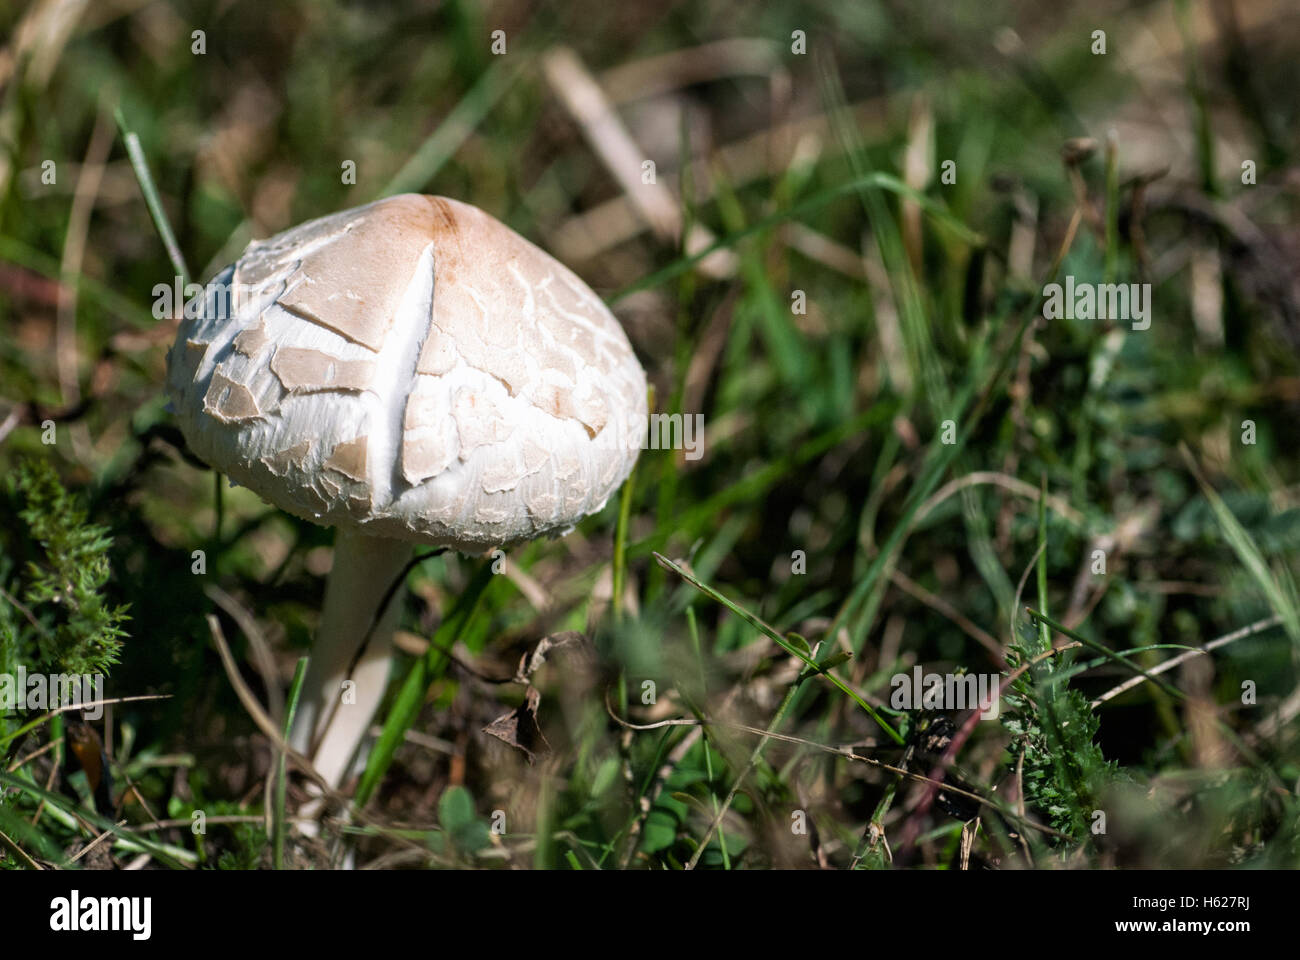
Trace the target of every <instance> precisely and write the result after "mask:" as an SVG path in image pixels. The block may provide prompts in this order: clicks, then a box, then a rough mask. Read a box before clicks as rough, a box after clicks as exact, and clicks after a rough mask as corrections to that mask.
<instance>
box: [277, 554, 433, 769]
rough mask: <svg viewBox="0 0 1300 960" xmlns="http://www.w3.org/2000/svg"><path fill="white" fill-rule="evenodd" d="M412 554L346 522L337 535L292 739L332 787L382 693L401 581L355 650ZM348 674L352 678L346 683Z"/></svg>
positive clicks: (349, 758)
mask: <svg viewBox="0 0 1300 960" xmlns="http://www.w3.org/2000/svg"><path fill="white" fill-rule="evenodd" d="M410 553H411V546H410V544H409V543H405V542H403V541H400V540H389V539H387V538H384V537H371V536H367V535H365V534H363V533H357V532H354V531H351V530H346V529H340V530H339V531H338V533H337V534H336V535H335V540H334V566H333V567H332V568H331V570H330V574H329V580H328V582H327V583H326V585H325V606H324V609H323V610H322V611H321V620H320V627H319V628H318V629H317V631H316V639H315V641H314V642H313V644H312V651H311V663H310V665H309V666H308V668H307V676H306V677H305V678H304V680H303V692H302V701H301V703H300V704H299V706H298V713H297V716H296V717H295V718H294V727H293V731H292V734H291V736H290V738H289V740H290V745H291V746H292V747H293V748H294V749H295V750H298V751H299V752H301V753H304V754H306V755H307V756H309V757H311V758H312V761H313V763H315V765H316V771H317V772H318V773H319V774H320V775H321V776H322V777H324V778H325V780H326V781H327V782H328V783H329V785H330V786H331V787H336V788H337V787H338V786H339V785H340V784H341V783H342V782H343V780H344V778H345V776H346V775H347V770H348V766H349V764H350V762H351V760H352V757H353V755H354V754H355V753H356V751H357V747H359V746H360V745H361V741H362V740H364V739H365V734H366V730H367V729H368V728H369V726H370V721H371V719H372V718H373V717H374V715H375V710H376V709H378V707H379V701H380V700H381V699H382V698H383V695H384V687H385V684H386V681H387V678H388V667H389V664H390V662H391V654H392V640H393V630H394V628H395V626H396V623H397V613H398V611H399V610H400V609H401V605H402V588H401V587H399V588H398V589H397V590H396V591H395V592H394V593H393V597H392V599H391V600H390V601H389V603H388V606H387V608H386V609H385V610H384V611H383V615H382V616H381V617H380V619H379V622H378V623H376V624H375V629H374V632H373V633H371V635H370V639H369V641H368V642H367V643H366V648H365V650H364V651H363V652H362V653H361V656H360V658H359V659H358V658H357V653H358V651H359V649H360V647H361V644H362V642H363V641H364V640H365V638H366V633H367V632H368V631H369V630H370V625H371V622H372V621H373V620H374V618H375V613H376V611H377V610H378V609H379V605H380V603H382V602H383V600H384V595H385V594H386V593H387V592H388V588H389V587H390V586H391V585H392V583H393V581H394V580H395V579H396V578H397V577H398V576H400V575H401V572H402V569H403V567H405V565H406V562H407V560H408V559H409V557H410ZM354 659H355V660H356V665H355V667H354V666H353V660H354ZM348 680H351V681H352V682H353V684H354V685H353V686H352V687H351V688H350V690H345V687H344V683H345V682H346V681H348Z"/></svg>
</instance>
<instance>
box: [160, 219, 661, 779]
mask: <svg viewBox="0 0 1300 960" xmlns="http://www.w3.org/2000/svg"><path fill="white" fill-rule="evenodd" d="M186 313H187V315H186V316H185V318H184V319H183V320H182V322H181V324H180V330H179V333H178V335H177V338H176V343H175V345H174V346H173V348H172V350H171V352H170V354H169V355H168V365H167V366H168V370H167V387H168V391H169V394H170V397H171V400H172V405H173V407H174V408H175V410H176V412H177V417H178V419H179V421H180V427H181V430H182V432H183V433H184V435H185V439H186V442H187V443H188V445H189V447H190V449H191V450H192V451H193V452H194V453H195V454H197V455H198V456H199V457H200V458H202V459H203V460H204V461H205V462H206V463H208V464H210V465H211V466H213V467H214V468H216V469H217V470H220V471H222V472H224V473H226V474H227V475H228V476H229V477H230V478H231V480H232V481H235V482H238V483H240V484H243V485H244V486H247V487H249V488H250V489H252V490H253V491H255V492H256V493H257V494H259V495H260V496H261V497H263V498H264V499H265V500H268V501H270V502H271V503H272V504H274V505H275V506H277V507H279V508H280V509H282V510H285V511H287V512H288V513H291V514H293V515H295V516H298V517H302V518H304V519H307V520H311V521H313V522H315V523H319V524H324V525H328V526H334V527H336V528H337V533H336V537H335V546H334V565H333V568H332V569H331V571H330V574H329V580H328V583H327V586H326V589H325V602H324V608H323V610H322V613H321V620H320V625H319V628H318V629H317V632H316V637H315V639H314V642H313V646H312V657H311V664H310V667H309V669H308V672H307V677H306V679H305V681H304V687H303V695H302V701H301V703H300V706H299V709H298V713H297V716H296V719H295V725H294V729H293V731H292V735H291V737H290V743H291V745H292V746H293V747H294V748H295V749H297V750H299V751H300V752H302V753H304V754H306V755H307V756H309V757H311V758H312V761H313V763H314V764H315V765H316V769H317V771H318V772H319V773H320V774H321V776H322V777H324V779H325V780H326V781H327V782H329V784H330V785H331V786H332V787H337V786H339V785H340V784H341V783H342V781H343V779H344V776H345V774H346V772H347V770H348V767H349V763H350V761H351V759H352V757H353V755H354V754H355V753H356V751H357V748H358V747H359V745H360V744H361V742H362V740H363V739H364V735H365V731H366V730H367V728H368V727H369V724H370V721H371V718H372V717H373V715H374V712H375V709H376V708H377V707H378V704H379V700H380V698H381V696H382V694H383V690H384V685H385V681H386V677H387V672H388V665H389V662H390V649H391V642H392V633H393V627H394V624H395V622H396V617H397V612H396V611H397V610H398V608H399V607H400V600H399V596H400V594H399V595H395V596H394V597H393V599H392V600H391V601H390V602H389V604H388V606H387V607H386V608H385V610H384V611H382V616H381V618H380V620H379V622H378V624H377V625H376V626H375V629H374V630H373V632H372V633H370V637H371V639H370V641H369V642H368V644H367V648H366V650H365V651H364V652H361V655H360V658H359V659H358V652H359V647H360V645H361V643H362V641H363V640H364V638H365V637H366V635H367V633H368V631H370V628H371V626H372V621H373V620H374V619H375V617H376V613H377V612H380V611H378V608H379V605H380V603H381V602H382V599H383V598H384V596H385V594H386V593H387V592H388V589H389V587H390V586H391V585H392V583H393V582H394V581H395V580H396V578H398V577H399V576H400V575H401V573H402V571H403V569H404V567H405V565H406V562H407V560H408V558H409V556H410V552H411V548H412V544H413V543H421V544H429V545H433V546H440V547H448V548H451V549H454V550H457V551H460V552H463V553H467V554H481V553H483V552H484V551H486V550H489V549H492V548H496V547H500V548H506V547H509V546H511V545H513V544H517V543H520V542H523V541H526V540H531V539H533V538H535V537H540V536H543V535H551V536H558V535H562V534H564V533H567V532H569V531H570V530H572V529H573V527H574V526H575V525H576V524H577V523H578V521H580V520H581V519H582V518H583V517H585V516H587V515H589V514H592V513H594V512H596V511H598V510H600V509H601V508H602V507H603V506H604V505H605V502H606V501H607V499H608V498H609V496H610V494H611V493H613V492H614V491H615V490H616V489H617V488H618V487H619V485H620V484H621V483H622V482H623V481H624V480H625V479H626V478H627V476H628V474H629V473H630V472H631V470H632V466H633V464H634V463H635V462H636V457H637V454H638V452H639V450H640V448H641V444H642V441H643V439H644V436H645V424H646V380H645V372H644V371H643V370H642V368H641V365H640V364H639V363H638V362H637V359H636V356H635V354H634V353H633V351H632V347H631V345H630V344H629V343H628V340H627V336H626V335H625V334H624V332H623V330H622V328H621V327H620V326H619V324H618V321H617V320H615V318H614V316H613V314H611V313H610V311H609V309H608V308H607V307H606V306H605V305H604V303H602V302H601V300H600V299H599V298H598V297H597V296H596V294H595V293H593V292H592V291H591V289H590V288H589V287H587V285H586V284H584V283H583V282H582V281H581V280H580V279H578V277H577V276H575V275H574V274H573V273H572V272H571V271H569V270H568V269H567V268H565V267H564V266H563V265H562V264H560V263H559V262H558V261H556V260H555V259H553V258H552V257H551V256H549V255H548V254H546V253H545V252H543V251H542V250H540V249H538V248H537V247H535V246H533V244H531V243H529V242H528V241H527V240H525V239H524V238H523V237H521V236H519V235H518V234H516V233H515V232H514V231H512V230H511V229H509V228H508V227H506V226H505V225H504V224H502V223H501V222H499V221H498V220H496V219H494V218H493V217H491V216H489V215H488V214H486V213H484V212H483V211H481V210H479V209H477V208H476V207H473V206H470V205H468V204H465V203H460V202H458V201H456V200H449V199H446V198H443V197H431V196H422V195H417V194H403V195H400V196H395V197H390V198H388V199H385V200H380V201H378V202H376V203H371V204H368V205H366V206H362V207H357V208H355V209H352V210H345V211H343V212H342V213H336V214H334V215H332V216H327V217H322V218H320V219H318V220H312V221H309V222H307V223H304V224H301V225H300V226H297V227H294V228H293V229H291V230H287V231H285V232H284V233H281V234H277V235H276V236H274V237H272V238H270V239H269V240H264V241H260V242H254V243H252V244H250V245H249V246H248V248H247V249H246V250H245V251H244V253H243V255H242V256H241V257H240V258H239V260H238V261H236V262H235V263H234V264H232V265H231V266H229V267H227V268H226V269H225V270H224V271H222V272H221V273H220V274H219V275H218V276H217V277H216V278H215V279H214V280H213V282H212V283H210V284H209V285H208V287H207V288H206V295H205V298H204V303H203V305H202V309H193V310H187V311H186ZM190 314H193V315H192V316H191V315H190ZM354 661H355V666H353V664H354ZM349 678H350V679H351V680H353V681H354V683H355V686H354V687H353V688H352V689H353V693H354V694H355V701H354V702H349V703H346V704H340V699H341V693H342V691H343V690H344V682H345V681H346V680H347V679H349Z"/></svg>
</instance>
